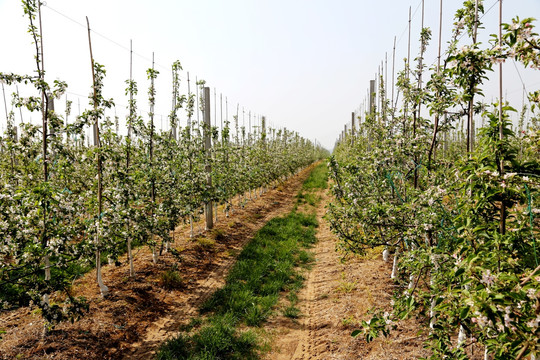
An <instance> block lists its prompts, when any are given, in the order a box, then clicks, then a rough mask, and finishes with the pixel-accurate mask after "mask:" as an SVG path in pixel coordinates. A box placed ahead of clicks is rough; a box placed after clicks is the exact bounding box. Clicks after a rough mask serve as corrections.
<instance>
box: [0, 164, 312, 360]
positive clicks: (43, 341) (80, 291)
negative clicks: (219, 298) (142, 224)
mask: <svg viewBox="0 0 540 360" xmlns="http://www.w3.org/2000/svg"><path fill="white" fill-rule="evenodd" d="M310 171H311V167H310V168H307V169H305V170H303V171H301V172H300V173H299V174H298V175H295V176H293V177H291V178H290V179H288V180H287V181H286V182H285V183H283V184H281V185H279V186H277V187H276V188H274V189H270V190H269V191H268V192H266V193H265V194H263V195H262V196H259V197H258V198H257V199H253V200H252V201H249V202H248V203H247V204H246V205H245V207H244V208H239V207H238V206H235V211H234V213H231V214H230V217H229V218H226V217H225V216H224V215H222V212H220V219H219V221H218V223H217V224H216V226H215V230H213V231H210V232H204V231H203V230H202V224H201V223H199V224H197V226H196V228H197V229H198V231H199V232H200V233H201V234H200V235H198V236H197V237H195V238H194V239H190V237H189V233H190V229H189V226H188V225H182V226H179V227H178V228H177V229H176V230H175V239H176V241H175V243H174V244H173V245H172V247H173V248H174V249H176V250H177V251H178V252H180V253H181V261H178V259H177V258H175V257H174V256H172V255H171V254H169V253H166V254H164V255H163V256H161V257H160V258H159V261H158V263H157V264H153V263H152V254H151V251H150V250H149V249H148V248H147V247H141V248H139V249H136V250H135V254H136V255H135V261H134V262H135V272H136V277H134V278H133V279H132V278H130V277H129V276H128V275H129V268H128V264H127V262H126V261H125V258H124V259H123V260H124V261H123V263H122V265H121V266H114V265H112V266H105V267H104V268H103V280H104V283H105V284H106V285H107V286H108V287H109V290H110V291H111V294H110V295H109V296H107V297H106V298H102V297H101V296H100V294H99V289H98V286H97V284H96V281H95V276H96V274H95V271H92V272H89V273H88V274H86V275H85V276H84V277H83V278H82V279H79V280H77V281H76V284H75V285H74V295H76V296H84V297H85V298H86V299H87V300H88V302H89V304H90V310H89V312H88V313H87V314H86V315H85V316H84V317H83V318H82V319H81V320H79V321H77V322H75V323H73V324H71V323H68V322H65V323H61V324H59V325H57V326H56V327H55V328H54V329H53V330H52V331H50V332H49V334H48V335H46V336H43V327H44V323H43V320H42V319H41V317H40V315H39V314H37V313H36V311H33V310H32V309H30V308H21V309H18V310H14V311H10V312H2V313H0V329H3V330H5V331H6V333H5V334H3V335H2V340H0V359H25V360H27V359H28V360H30V359H65V360H67V359H82V358H84V359H151V358H152V357H153V354H155V352H156V350H157V349H158V348H159V346H160V345H161V344H162V343H163V341H165V340H166V339H167V338H169V337H171V336H174V335H175V334H177V332H178V329H179V327H180V326H181V325H182V324H186V323H187V322H188V321H189V319H190V318H192V317H193V316H194V315H196V309H197V308H198V306H199V305H200V304H201V303H202V302H203V301H204V300H205V299H206V298H207V297H208V296H210V295H211V294H212V293H213V292H214V291H215V290H216V289H217V288H219V287H221V286H222V285H223V284H224V279H225V276H226V274H227V272H228V270H229V269H230V267H231V266H232V265H233V263H234V261H235V258H236V255H237V254H238V253H239V252H240V251H241V249H242V247H243V246H244V245H245V244H246V242H247V241H248V240H249V239H251V238H252V237H253V236H254V234H255V232H256V231H257V230H258V229H260V228H261V227H262V226H263V225H264V224H265V223H266V222H267V221H268V220H270V219H271V218H274V217H276V216H280V215H282V214H286V213H288V212H289V211H290V210H291V209H292V206H293V200H294V195H296V193H297V192H298V190H299V189H300V186H301V184H302V182H303V181H304V179H305V178H306V177H307V175H308V174H309V173H310ZM234 203H235V205H236V204H237V203H238V202H237V199H235V200H234ZM173 265H175V266H177V270H178V272H179V273H180V274H181V275H182V277H183V280H184V281H183V284H182V286H181V288H179V289H174V290H165V289H164V288H163V286H162V285H161V283H160V279H161V275H162V274H163V273H164V272H165V271H167V270H168V269H171V267H172V266H173Z"/></svg>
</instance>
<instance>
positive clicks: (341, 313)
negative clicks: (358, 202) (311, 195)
mask: <svg viewBox="0 0 540 360" xmlns="http://www.w3.org/2000/svg"><path fill="white" fill-rule="evenodd" d="M322 197H323V201H322V202H321V205H320V206H319V208H318V209H317V217H318V220H319V223H320V226H319V230H318V235H317V237H318V240H319V241H318V243H317V245H316V246H315V248H314V249H313V252H314V254H315V258H316V262H315V264H314V266H313V268H312V270H311V271H310V272H309V273H308V274H306V275H305V276H306V277H307V279H306V283H305V287H304V288H303V289H302V290H301V291H300V293H299V296H298V297H299V303H298V305H297V306H299V308H300V310H301V312H302V315H301V317H300V318H299V319H289V318H286V317H284V316H277V317H275V318H274V319H272V320H271V321H270V322H269V324H268V325H267V326H266V329H267V331H268V333H269V334H270V336H271V343H272V350H271V351H270V352H269V353H268V354H267V355H266V357H265V359H266V360H290V359H294V360H308V359H309V360H315V359H318V360H319V359H320V360H322V359H325V360H326V359H347V360H349V359H384V360H391V359H396V360H397V359H417V358H419V357H421V356H427V355H428V353H427V352H426V350H424V349H423V347H422V344H423V341H424V338H423V336H422V335H420V334H418V326H417V323H416V322H415V320H414V319H412V320H410V321H406V322H403V323H400V324H399V325H398V328H397V330H395V331H394V332H392V333H391V336H390V337H388V338H378V339H376V340H374V341H373V342H371V343H367V342H366V341H365V340H364V339H363V338H362V336H359V337H357V338H353V337H351V332H352V331H353V330H355V329H359V328H361V325H360V321H361V320H368V319H369V318H370V314H369V313H368V311H369V310H370V309H371V308H373V307H375V306H376V307H379V308H383V309H390V300H391V297H392V291H393V290H392V285H393V282H392V280H391V279H390V273H391V264H389V263H385V262H384V261H383V260H382V254H381V252H380V251H373V252H372V253H370V254H368V255H367V256H364V257H348V258H344V257H343V254H342V253H341V252H339V251H337V239H336V236H335V235H334V234H333V233H332V232H331V231H330V228H329V225H328V223H327V222H326V221H325V220H324V219H323V216H324V214H325V204H327V203H328V201H329V198H328V195H326V194H322Z"/></svg>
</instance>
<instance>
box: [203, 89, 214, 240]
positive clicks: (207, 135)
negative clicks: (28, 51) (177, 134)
mask: <svg viewBox="0 0 540 360" xmlns="http://www.w3.org/2000/svg"><path fill="white" fill-rule="evenodd" d="M203 96H204V97H203V101H204V114H203V115H204V151H205V153H206V166H205V170H206V185H207V186H208V187H209V188H211V187H212V165H211V163H210V162H211V158H212V153H211V149H212V139H211V129H212V123H211V122H210V88H209V87H204V93H203ZM204 206H205V210H206V211H205V213H206V230H210V229H212V228H213V227H214V216H213V206H212V201H209V202H207V203H205V204H204Z"/></svg>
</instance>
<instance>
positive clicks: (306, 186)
mask: <svg viewBox="0 0 540 360" xmlns="http://www.w3.org/2000/svg"><path fill="white" fill-rule="evenodd" d="M327 187H328V167H327V166H326V163H325V162H324V161H323V162H321V163H320V164H319V165H317V166H316V167H315V169H313V171H312V172H311V173H310V174H309V176H308V178H307V179H306V181H304V183H303V184H302V189H303V190H315V189H326V188H327Z"/></svg>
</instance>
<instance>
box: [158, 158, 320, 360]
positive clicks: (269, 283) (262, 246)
mask: <svg viewBox="0 0 540 360" xmlns="http://www.w3.org/2000/svg"><path fill="white" fill-rule="evenodd" d="M325 169H326V167H325V166H324V164H322V166H318V167H317V168H315V170H314V171H313V172H312V175H310V176H309V178H308V179H307V180H306V181H305V182H304V186H305V190H306V191H310V190H312V189H315V188H321V189H324V188H326V179H327V175H326V170H325ZM323 179H324V185H323ZM306 184H307V185H306ZM317 226H318V223H317V219H316V216H315V214H303V213H299V212H296V211H292V212H291V213H289V214H288V215H286V216H284V217H277V218H274V219H272V220H270V221H269V222H268V223H266V225H265V226H264V227H263V228H261V229H260V230H259V231H258V232H257V233H256V234H255V237H254V238H253V240H252V241H251V242H250V243H249V244H248V245H246V247H245V248H244V250H243V251H242V252H241V253H240V255H239V256H238V259H237V262H236V264H235V265H234V266H233V268H232V269H231V271H230V273H229V275H228V276H227V279H226V284H225V286H224V287H223V288H221V289H219V290H217V291H216V292H215V293H214V294H213V295H212V297H210V299H209V300H207V301H206V302H205V303H204V304H203V305H202V307H201V309H200V311H201V313H203V314H207V317H206V319H205V320H204V321H200V319H198V320H196V321H192V324H190V325H189V326H187V327H184V329H182V331H183V332H182V333H181V334H180V335H179V336H177V337H176V338H173V339H171V340H169V341H167V342H166V343H165V344H164V345H163V346H162V347H161V349H160V351H159V353H158V355H157V359H159V360H169V359H190V360H202V359H248V360H249V359H257V358H258V355H259V353H260V350H261V345H260V341H259V340H258V338H257V336H256V334H255V333H254V332H253V331H252V330H239V327H240V326H242V328H246V326H247V327H254V326H260V325H261V324H262V323H263V322H264V321H265V320H266V319H268V317H269V316H270V315H271V314H272V313H273V311H274V308H275V306H276V304H277V303H278V301H279V298H280V294H281V293H282V292H283V291H289V294H290V295H291V294H292V295H294V296H292V297H295V294H296V292H297V291H298V290H299V289H300V288H301V287H302V282H303V280H304V279H303V277H302V276H301V274H300V273H299V271H298V267H302V266H304V267H306V266H308V265H309V263H311V262H312V261H313V256H312V255H311V254H310V253H308V252H307V251H306V249H308V248H310V247H311V246H312V245H313V244H314V243H315V242H316V241H317V239H316V237H315V233H316V228H317ZM290 307H291V309H288V312H287V313H291V314H289V315H290V317H297V316H298V314H297V312H298V311H297V309H296V308H294V307H293V306H292V305H291V306H290ZM285 315H286V316H287V314H285ZM293 315H294V316H293Z"/></svg>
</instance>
